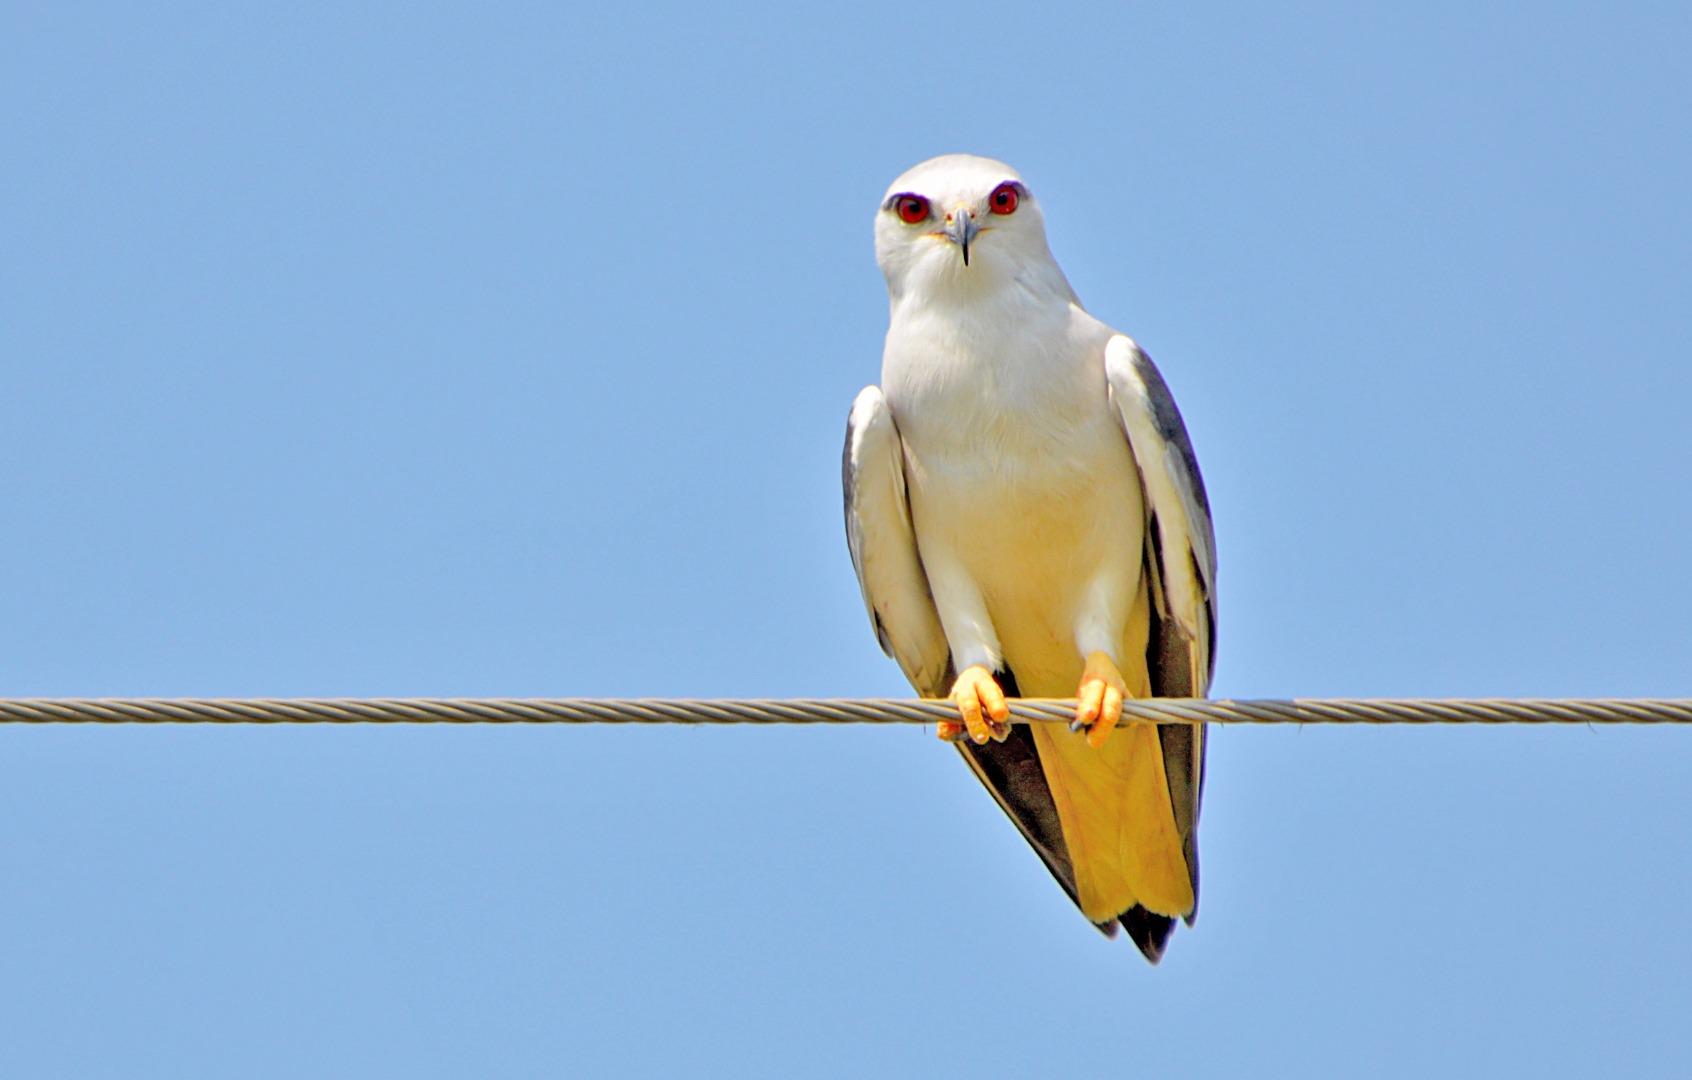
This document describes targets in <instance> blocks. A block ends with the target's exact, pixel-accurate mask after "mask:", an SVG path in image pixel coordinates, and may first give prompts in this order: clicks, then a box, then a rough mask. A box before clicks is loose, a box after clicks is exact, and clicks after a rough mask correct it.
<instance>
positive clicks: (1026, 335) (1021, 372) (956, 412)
mask: <svg viewBox="0 0 1692 1080" xmlns="http://www.w3.org/2000/svg"><path fill="white" fill-rule="evenodd" d="M981 323H984V324H985V325H976V326H959V325H958V324H957V323H955V322H951V321H947V320H930V321H929V322H928V323H926V324H925V323H923V322H922V321H918V320H913V321H912V322H911V323H910V324H909V325H906V326H903V327H902V326H900V325H899V324H898V323H897V322H895V324H894V327H893V329H892V331H891V332H890V333H889V335H888V349H887V353H886V356H885V358H884V363H883V369H882V385H883V389H884V391H885V393H886V395H887V399H888V403H889V405H890V406H891V408H892V409H893V413H894V418H895V422H896V423H897V425H898V427H899V431H900V436H901V439H902V441H903V443H904V447H905V455H906V470H905V471H906V482H907V485H908V488H909V493H910V503H911V517H912V524H913V526H914V527H915V532H916V535H917V543H918V547H919V550H920V551H921V552H922V553H923V556H924V559H925V560H927V559H930V558H935V557H941V558H948V559H952V560H955V561H956V562H957V563H958V564H959V565H961V566H962V567H963V568H964V569H965V570H966V571H967V573H968V574H969V576H970V577H971V578H972V579H973V580H974V582H975V583H976V585H977V586H978V587H979V588H980V590H981V592H982V595H983V597H984V599H985V600H986V602H987V606H988V609H989V611H990V613H991V617H992V621H993V623H994V625H995V626H996V627H997V629H998V633H999V634H1000V636H1001V637H1002V638H1003V639H1004V646H1005V650H1006V654H1007V658H1008V659H1010V660H1011V661H1012V662H1013V663H1014V662H1015V660H1016V654H1017V653H1019V652H1023V653H1026V652H1029V651H1032V650H1037V649H1040V648H1042V647H1046V648H1049V649H1056V650H1063V651H1064V652H1065V655H1066V656H1067V655H1073V649H1072V648H1071V647H1069V646H1070V642H1069V640H1068V639H1069V637H1070V633H1071V623H1072V621H1073V618H1074V614H1075V611H1076V608H1077V606H1078V605H1079V604H1080V602H1081V595H1080V594H1081V592H1082V591H1083V590H1084V589H1086V588H1087V587H1088V585H1089V583H1091V582H1093V581H1096V580H1097V579H1098V578H1099V576H1100V575H1099V571H1100V570H1102V569H1108V568H1109V567H1110V566H1111V564H1112V562H1113V561H1114V560H1121V561H1129V560H1136V561H1137V559H1138V557H1139V544H1138V536H1139V532H1140V531H1141V530H1143V527H1144V524H1143V519H1142V513H1143V511H1142V502H1141V491H1140V483H1139V477H1138V474H1137V472H1136V470H1135V468H1134V463H1133V458H1132V455H1131V452H1130V451H1129V448H1128V444H1127V440H1126V439H1125V438H1124V436H1123V434H1122V431H1121V429H1120V427H1119V426H1118V421H1117V419H1116V417H1115V414H1114V411H1113V409H1112V406H1111V404H1110V401H1109V395H1108V391H1107V389H1106V382H1105V374H1104V364H1103V340H1102V339H1101V340H1098V341H1096V342H1095V341H1094V340H1092V338H1093V336H1094V335H1092V334H1090V333H1087V332H1086V331H1087V329H1088V327H1087V326H1086V325H1085V324H1082V325H1081V326H1080V327H1079V328H1077V327H1076V325H1075V324H1074V323H1073V322H1065V323H1059V324H1057V325H1053V324H1052V323H1046V324H1042V323H1041V322H1040V321H1039V320H1037V319H1031V320H1026V321H1025V322H1023V323H1022V324H1021V325H1016V324H1009V325H1007V324H1005V323H1000V324H999V325H994V324H993V321H992V320H981ZM1116 569H1117V570H1118V571H1119V572H1118V573H1117V574H1116V575H1114V577H1115V578H1116V579H1120V580H1128V579H1130V578H1132V580H1135V581H1137V578H1138V574H1137V567H1135V568H1128V567H1120V568H1116ZM1130 570H1132V572H1130Z"/></svg>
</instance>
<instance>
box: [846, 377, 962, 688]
mask: <svg viewBox="0 0 1692 1080" xmlns="http://www.w3.org/2000/svg"><path fill="white" fill-rule="evenodd" d="M840 471H841V481H842V483H843V484H844V485H845V489H846V543H847V545H848V546H849V547H850V548H851V550H852V566H853V568H854V569H856V570H857V572H858V586H859V588H861V589H862V590H863V594H864V607H865V608H867V609H868V610H869V617H870V622H871V623H873V624H874V625H875V636H876V638H877V639H878V640H879V641H880V642H881V648H882V650H883V651H885V652H886V653H887V655H889V656H891V657H892V658H893V659H894V660H897V661H898V662H899V667H900V668H901V669H902V670H903V671H904V673H905V678H907V679H909V680H910V682H911V685H912V686H913V687H915V688H916V691H917V693H918V694H921V695H922V696H923V697H941V696H943V695H944V694H945V693H946V690H947V687H946V683H947V680H948V675H949V672H950V669H951V650H950V648H949V647H948V646H947V644H946V633H945V631H944V630H942V629H941V627H940V615H939V613H938V612H936V611H935V609H934V597H933V596H932V595H931V594H930V593H929V591H928V577H927V575H926V574H924V573H923V569H922V559H921V557H920V556H919V555H918V554H917V544H916V533H915V532H914V531H913V529H912V527H911V510H910V504H909V502H908V501H907V499H906V496H905V452H904V447H903V445H902V444H901V443H900V441H899V429H898V428H897V427H895V426H894V423H893V412H892V410H891V409H889V408H888V407H887V399H886V398H884V397H882V395H881V390H880V388H879V387H875V386H866V387H865V388H864V389H863V391H862V392H861V393H859V394H858V397H857V400H856V401H854V402H852V412H851V415H850V416H849V417H848V419H847V421H846V448H845V451H844V452H843V453H842V455H841V463H840Z"/></svg>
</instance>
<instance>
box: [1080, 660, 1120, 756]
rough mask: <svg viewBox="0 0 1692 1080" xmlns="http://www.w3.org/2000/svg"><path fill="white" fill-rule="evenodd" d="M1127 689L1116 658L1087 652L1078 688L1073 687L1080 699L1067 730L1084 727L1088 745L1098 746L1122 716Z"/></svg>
mask: <svg viewBox="0 0 1692 1080" xmlns="http://www.w3.org/2000/svg"><path fill="white" fill-rule="evenodd" d="M1127 692H1128V684H1127V683H1126V682H1124V681H1123V679H1122V672H1120V671H1118V670H1117V669H1116V663H1115V661H1113V660H1111V658H1110V657H1108V656H1106V655H1105V654H1104V653H1102V652H1096V653H1092V654H1090V655H1088V657H1087V666H1086V668H1084V669H1083V670H1082V672H1081V689H1079V690H1077V691H1075V696H1076V697H1077V698H1078V699H1080V700H1079V701H1078V702H1077V704H1076V706H1075V722H1074V723H1073V724H1070V725H1069V730H1071V731H1085V732H1086V733H1087V745H1088V746H1091V747H1092V748H1093V749H1094V750H1097V749H1098V748H1099V747H1101V746H1103V745H1104V744H1105V740H1106V739H1108V738H1110V733H1111V732H1112V731H1115V730H1116V725H1117V722H1118V721H1120V720H1121V719H1122V697H1123V695H1124V694H1126V693H1127Z"/></svg>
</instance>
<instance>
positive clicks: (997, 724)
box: [937, 664, 1010, 744]
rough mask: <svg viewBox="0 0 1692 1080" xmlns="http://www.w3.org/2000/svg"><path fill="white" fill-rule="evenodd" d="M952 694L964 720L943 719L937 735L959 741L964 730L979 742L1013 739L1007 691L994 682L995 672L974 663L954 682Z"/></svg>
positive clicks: (953, 700) (953, 701)
mask: <svg viewBox="0 0 1692 1080" xmlns="http://www.w3.org/2000/svg"><path fill="white" fill-rule="evenodd" d="M950 696H951V699H952V704H953V705H955V706H957V709H958V715H959V716H961V717H963V723H962V724H961V725H960V724H958V723H957V722H956V721H951V720H943V721H941V722H940V725H939V727H938V729H937V734H938V735H939V736H940V737H941V738H942V739H946V740H948V741H951V742H956V741H957V740H958V739H959V737H961V735H962V734H963V733H964V732H968V733H969V737H970V739H972V740H973V741H975V742H976V743H978V744H985V743H986V742H987V740H988V739H992V740H994V741H995V742H1004V741H1005V740H1006V739H1008V738H1010V706H1009V705H1007V704H1005V692H1004V691H1003V690H1000V689H999V684H998V683H996V682H994V681H993V673H992V672H990V671H988V670H987V669H986V668H984V667H982V666H981V665H980V664H971V665H970V666H969V667H966V668H964V669H963V671H962V673H961V674H959V675H958V681H957V682H955V683H953V684H952V693H951V695H950Z"/></svg>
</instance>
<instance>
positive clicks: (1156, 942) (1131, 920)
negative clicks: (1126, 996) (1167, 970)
mask: <svg viewBox="0 0 1692 1080" xmlns="http://www.w3.org/2000/svg"><path fill="white" fill-rule="evenodd" d="M1116 921H1117V922H1119V923H1121V924H1122V929H1124V930H1126V931H1128V938H1129V940H1131V941H1133V943H1134V944H1135V945H1138V946H1139V948H1140V952H1141V954H1142V955H1144V956H1145V958H1146V959H1147V960H1150V961H1151V962H1152V963H1154V964H1155V963H1157V962H1158V961H1159V960H1162V959H1163V950H1164V949H1165V948H1166V947H1167V946H1168V945H1169V935H1171V934H1173V933H1174V932H1175V920H1174V919H1172V918H1170V917H1169V916H1167V915H1154V914H1153V913H1151V912H1150V911H1147V910H1146V909H1145V908H1143V907H1141V906H1140V905H1139V904H1135V905H1134V906H1133V907H1131V908H1129V909H1128V910H1127V911H1124V912H1123V913H1122V914H1121V916H1120V917H1118V919H1117V920H1116Z"/></svg>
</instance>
